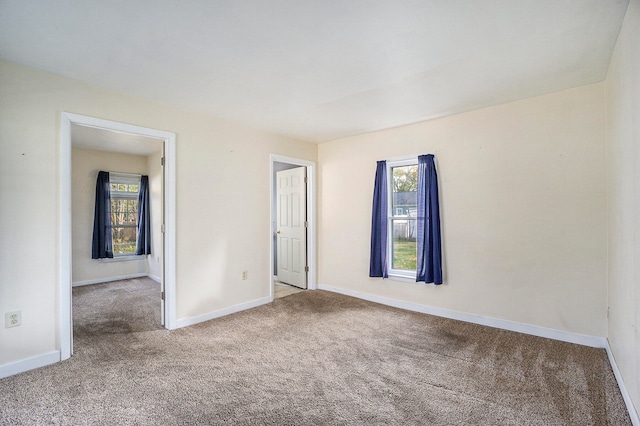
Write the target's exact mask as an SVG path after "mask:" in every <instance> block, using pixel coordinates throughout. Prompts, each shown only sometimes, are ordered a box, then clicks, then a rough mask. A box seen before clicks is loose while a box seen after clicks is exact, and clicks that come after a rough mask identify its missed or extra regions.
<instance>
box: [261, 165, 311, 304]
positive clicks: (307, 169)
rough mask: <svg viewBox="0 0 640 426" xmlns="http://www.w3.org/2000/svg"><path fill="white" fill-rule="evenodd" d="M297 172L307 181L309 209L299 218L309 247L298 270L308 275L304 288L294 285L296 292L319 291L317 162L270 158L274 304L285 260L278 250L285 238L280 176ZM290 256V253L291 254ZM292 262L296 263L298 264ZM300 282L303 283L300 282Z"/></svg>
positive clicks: (271, 276)
mask: <svg viewBox="0 0 640 426" xmlns="http://www.w3.org/2000/svg"><path fill="white" fill-rule="evenodd" d="M296 169H297V170H298V171H301V174H300V176H303V177H306V182H305V187H306V196H305V200H304V201H305V202H304V204H306V209H305V211H303V212H300V213H299V214H298V216H299V217H300V218H302V217H303V216H304V217H305V218H306V224H304V223H302V222H304V221H301V223H302V225H306V235H305V236H306V244H305V246H304V247H303V249H304V251H305V252H306V256H304V258H306V262H305V264H304V265H303V264H302V261H299V266H301V267H302V268H303V271H302V272H303V273H304V274H305V275H304V282H305V285H299V284H296V283H294V284H293V285H296V288H297V287H303V288H307V289H311V290H315V289H316V274H317V272H316V229H315V227H316V222H315V206H316V199H315V176H316V165H315V163H314V162H311V161H307V160H301V159H297V158H292V157H286V156H282V155H277V154H271V158H270V176H271V180H270V182H271V186H270V189H271V190H270V193H271V209H270V216H271V221H270V223H271V226H270V235H271V238H270V248H269V252H270V253H271V257H270V259H271V262H270V280H269V282H270V297H271V299H272V300H273V299H274V296H275V288H276V287H275V286H276V285H279V283H278V276H279V275H282V274H281V273H279V271H278V269H279V263H280V268H281V267H282V263H281V260H282V259H279V253H280V251H281V250H282V249H280V250H279V243H281V242H282V241H279V238H278V237H279V235H282V234H278V230H280V231H281V232H282V229H279V225H280V224H281V223H280V222H279V215H278V214H279V213H278V204H279V197H278V173H282V172H283V171H293V172H294V173H296ZM285 174H287V173H285ZM289 182H290V181H289ZM301 182H302V181H301ZM301 201H302V200H301ZM289 244H291V242H289ZM292 247H293V246H292V245H289V250H291V249H292ZM301 248H302V247H301ZM289 253H291V251H290V252H289ZM298 253H300V252H298ZM293 261H294V262H295V260H293ZM291 262H292V260H290V261H289V264H291ZM305 265H306V266H307V269H308V270H307V271H304V266H305ZM297 282H298V283H300V281H299V280H298V281H297ZM279 293H280V292H279Z"/></svg>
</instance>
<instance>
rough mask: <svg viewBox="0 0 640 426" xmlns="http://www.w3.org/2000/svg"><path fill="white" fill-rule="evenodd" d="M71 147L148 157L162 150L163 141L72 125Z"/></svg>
mask: <svg viewBox="0 0 640 426" xmlns="http://www.w3.org/2000/svg"><path fill="white" fill-rule="evenodd" d="M71 145H72V146H73V147H75V148H84V149H93V150H98V151H111V152H125V153H127V154H133V155H144V156H148V155H152V154H154V153H156V152H158V151H160V150H162V146H163V140H162V139H154V138H149V137H146V136H140V135H134V134H131V133H123V132H117V131H114V130H105V129H99V128H95V127H89V126H81V125H77V124H72V125H71Z"/></svg>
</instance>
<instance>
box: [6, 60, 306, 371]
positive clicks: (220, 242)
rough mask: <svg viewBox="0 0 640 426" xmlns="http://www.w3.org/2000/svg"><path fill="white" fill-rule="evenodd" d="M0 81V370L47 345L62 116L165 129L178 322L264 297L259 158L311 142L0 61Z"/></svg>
mask: <svg viewBox="0 0 640 426" xmlns="http://www.w3.org/2000/svg"><path fill="white" fill-rule="evenodd" d="M0 81H2V84H0V154H1V155H0V235H1V238H0V313H4V312H7V311H11V310H22V321H23V325H22V326H20V327H15V328H10V329H5V328H4V326H0V348H1V350H0V368H1V367H2V366H3V365H5V366H6V365H8V364H10V363H14V362H17V361H21V360H24V359H25V358H29V357H34V356H42V355H43V354H50V353H51V352H52V351H55V350H58V349H59V342H57V335H56V334H57V329H58V326H59V324H58V320H59V315H58V312H57V306H58V303H59V301H58V300H57V298H58V294H59V289H60V286H61V283H60V282H59V278H58V277H59V273H60V253H59V245H60V235H59V223H60V217H59V211H60V210H59V207H60V206H59V200H60V188H59V179H60V170H59V164H60V162H59V149H60V140H59V138H60V135H59V133H60V118H61V112H63V111H67V112H72V113H77V114H82V115H87V116H92V117H98V118H103V119H107V120H112V121H118V122H123V123H129V124H134V125H138V126H142V127H149V128H155V129H159V130H166V131H171V132H175V133H176V135H177V138H176V160H177V164H176V170H177V172H176V173H177V177H176V185H177V189H176V191H177V207H176V209H177V212H176V214H177V225H176V226H177V229H176V232H177V247H176V250H177V260H176V262H177V265H176V270H177V271H176V275H177V276H176V291H177V317H178V320H180V319H184V318H192V317H196V316H199V315H205V314H208V313H210V312H212V311H216V310H220V309H224V308H227V307H231V306H233V305H236V304H240V303H245V302H250V301H254V300H258V299H262V298H268V297H269V294H270V288H269V287H270V281H269V278H270V277H269V247H270V244H271V238H270V235H269V205H270V200H269V185H270V182H271V179H270V176H269V167H270V164H269V163H270V157H269V155H270V153H275V154H281V155H286V156H290V157H296V158H302V159H306V160H309V161H317V146H316V145H315V144H309V143H305V142H300V141H295V140H292V139H289V138H285V137H281V136H277V135H272V134H268V133H264V132H260V131H256V130H253V129H249V128H246V127H242V126H238V125H235V124H231V123H228V122H224V121H221V120H217V119H214V118H212V117H209V116H204V115H197V114H193V113H190V112H188V111H185V110H181V109H178V108H172V107H170V106H166V105H160V104H156V103H152V102H147V101H144V100H141V99H138V98H135V97H131V96H128V95H124V94H121V93H118V92H115V91H112V90H106V89H103V88H100V87H97V86H92V85H89V84H85V83H82V82H79V81H76V80H72V79H68V78H64V77H60V76H55V75H52V74H49V73H45V72H41V71H38V70H34V69H30V68H27V67H23V66H20V65H17V64H13V63H10V62H6V61H0ZM15 206H19V208H15ZM243 270H248V271H249V279H248V280H245V281H242V280H240V272H241V271H243ZM2 317H4V315H2Z"/></svg>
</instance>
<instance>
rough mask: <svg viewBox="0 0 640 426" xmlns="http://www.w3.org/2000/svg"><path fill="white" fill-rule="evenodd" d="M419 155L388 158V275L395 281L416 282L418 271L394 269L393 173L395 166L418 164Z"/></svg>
mask: <svg viewBox="0 0 640 426" xmlns="http://www.w3.org/2000/svg"><path fill="white" fill-rule="evenodd" d="M417 165H418V156H417V155H416V156H415V157H414V156H411V157H403V158H397V159H394V160H387V197H388V198H387V265H388V271H387V275H388V276H389V278H390V279H392V280H394V281H402V282H415V281H416V271H405V270H402V269H392V268H391V266H392V265H393V226H392V223H393V222H392V218H393V214H392V213H393V174H392V169H393V168H394V167H403V166H417Z"/></svg>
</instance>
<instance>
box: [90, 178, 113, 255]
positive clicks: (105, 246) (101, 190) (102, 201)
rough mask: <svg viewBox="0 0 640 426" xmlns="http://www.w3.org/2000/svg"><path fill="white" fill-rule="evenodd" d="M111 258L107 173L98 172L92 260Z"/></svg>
mask: <svg viewBox="0 0 640 426" xmlns="http://www.w3.org/2000/svg"><path fill="white" fill-rule="evenodd" d="M112 257H113V245H112V241H111V189H110V187H109V172H99V173H98V179H97V181H96V205H95V209H94V212H93V243H92V246H91V258H92V259H105V258H112Z"/></svg>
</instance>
